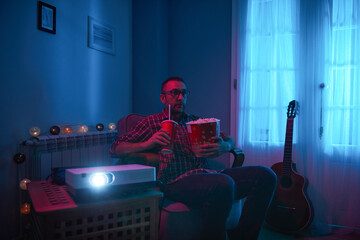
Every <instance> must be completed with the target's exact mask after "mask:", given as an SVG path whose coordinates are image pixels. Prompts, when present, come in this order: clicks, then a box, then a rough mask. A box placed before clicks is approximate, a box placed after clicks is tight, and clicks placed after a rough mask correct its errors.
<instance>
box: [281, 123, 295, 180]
mask: <svg viewBox="0 0 360 240" xmlns="http://www.w3.org/2000/svg"><path fill="white" fill-rule="evenodd" d="M293 126H294V118H288V119H287V123H286V135H285V148H284V158H283V169H282V174H283V175H287V176H290V174H291V157H292V143H293Z"/></svg>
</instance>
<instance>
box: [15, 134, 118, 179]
mask: <svg viewBox="0 0 360 240" xmlns="http://www.w3.org/2000/svg"><path fill="white" fill-rule="evenodd" d="M115 138H116V131H101V132H88V133H79V134H64V135H54V136H39V137H36V138H31V139H29V140H27V141H24V142H23V143H22V150H23V152H24V153H25V155H26V161H25V163H24V164H23V165H24V166H22V167H21V170H20V173H19V175H20V176H22V177H23V178H24V177H25V178H28V179H30V180H31V181H39V180H46V179H47V178H48V177H49V176H50V175H51V169H52V168H58V167H78V166H79V167H85V166H101V165H112V164H113V159H112V158H111V157H110V154H109V149H110V146H111V144H112V143H113V141H114V140H115Z"/></svg>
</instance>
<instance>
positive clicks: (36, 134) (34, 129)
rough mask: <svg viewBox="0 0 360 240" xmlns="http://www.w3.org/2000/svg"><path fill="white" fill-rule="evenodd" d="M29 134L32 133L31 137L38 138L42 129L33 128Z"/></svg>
mask: <svg viewBox="0 0 360 240" xmlns="http://www.w3.org/2000/svg"><path fill="white" fill-rule="evenodd" d="M29 133H30V135H31V136H33V137H37V136H39V135H40V128H39V127H32V128H30V130H29Z"/></svg>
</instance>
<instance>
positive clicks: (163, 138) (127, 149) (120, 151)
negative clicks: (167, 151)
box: [110, 129, 170, 157]
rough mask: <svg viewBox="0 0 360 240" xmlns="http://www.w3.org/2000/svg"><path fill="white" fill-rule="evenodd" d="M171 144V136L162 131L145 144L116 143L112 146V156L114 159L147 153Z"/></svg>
mask: <svg viewBox="0 0 360 240" xmlns="http://www.w3.org/2000/svg"><path fill="white" fill-rule="evenodd" d="M169 143H170V135H169V133H168V132H167V131H166V130H164V129H160V130H159V131H158V132H156V133H155V134H154V135H152V136H151V138H150V139H149V140H147V141H144V142H138V143H129V142H124V141H115V142H114V143H113V145H112V146H111V150H110V154H111V156H112V157H124V156H126V155H128V154H131V153H138V152H146V151H150V150H153V149H154V148H157V147H159V146H166V145H168V144H169Z"/></svg>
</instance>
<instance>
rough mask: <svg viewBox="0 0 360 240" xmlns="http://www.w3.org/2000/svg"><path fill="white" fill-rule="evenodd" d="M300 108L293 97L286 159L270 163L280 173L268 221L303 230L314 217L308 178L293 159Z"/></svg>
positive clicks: (285, 228) (281, 227)
mask: <svg viewBox="0 0 360 240" xmlns="http://www.w3.org/2000/svg"><path fill="white" fill-rule="evenodd" d="M297 110H298V104H297V102H296V101H295V100H293V101H291V102H290V103H289V106H288V110H287V124H286V137H285V149H284V157H283V162H278V163H276V164H274V165H273V166H272V167H271V169H272V170H273V171H274V172H275V173H276V175H277V178H278V183H277V187H276V190H275V195H274V198H273V201H272V202H271V204H270V207H269V211H268V215H267V217H266V222H267V223H268V224H269V225H270V226H272V227H273V228H275V229H277V230H279V231H283V232H297V231H300V230H303V229H304V228H306V227H307V226H308V225H309V224H310V222H311V219H312V209H311V205H310V203H309V201H308V199H307V198H306V196H305V194H304V189H305V184H306V179H305V178H304V177H303V176H301V175H299V174H298V173H296V172H295V171H294V168H295V167H294V166H293V163H292V161H291V157H292V144H293V125H294V118H295V117H296V113H297Z"/></svg>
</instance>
